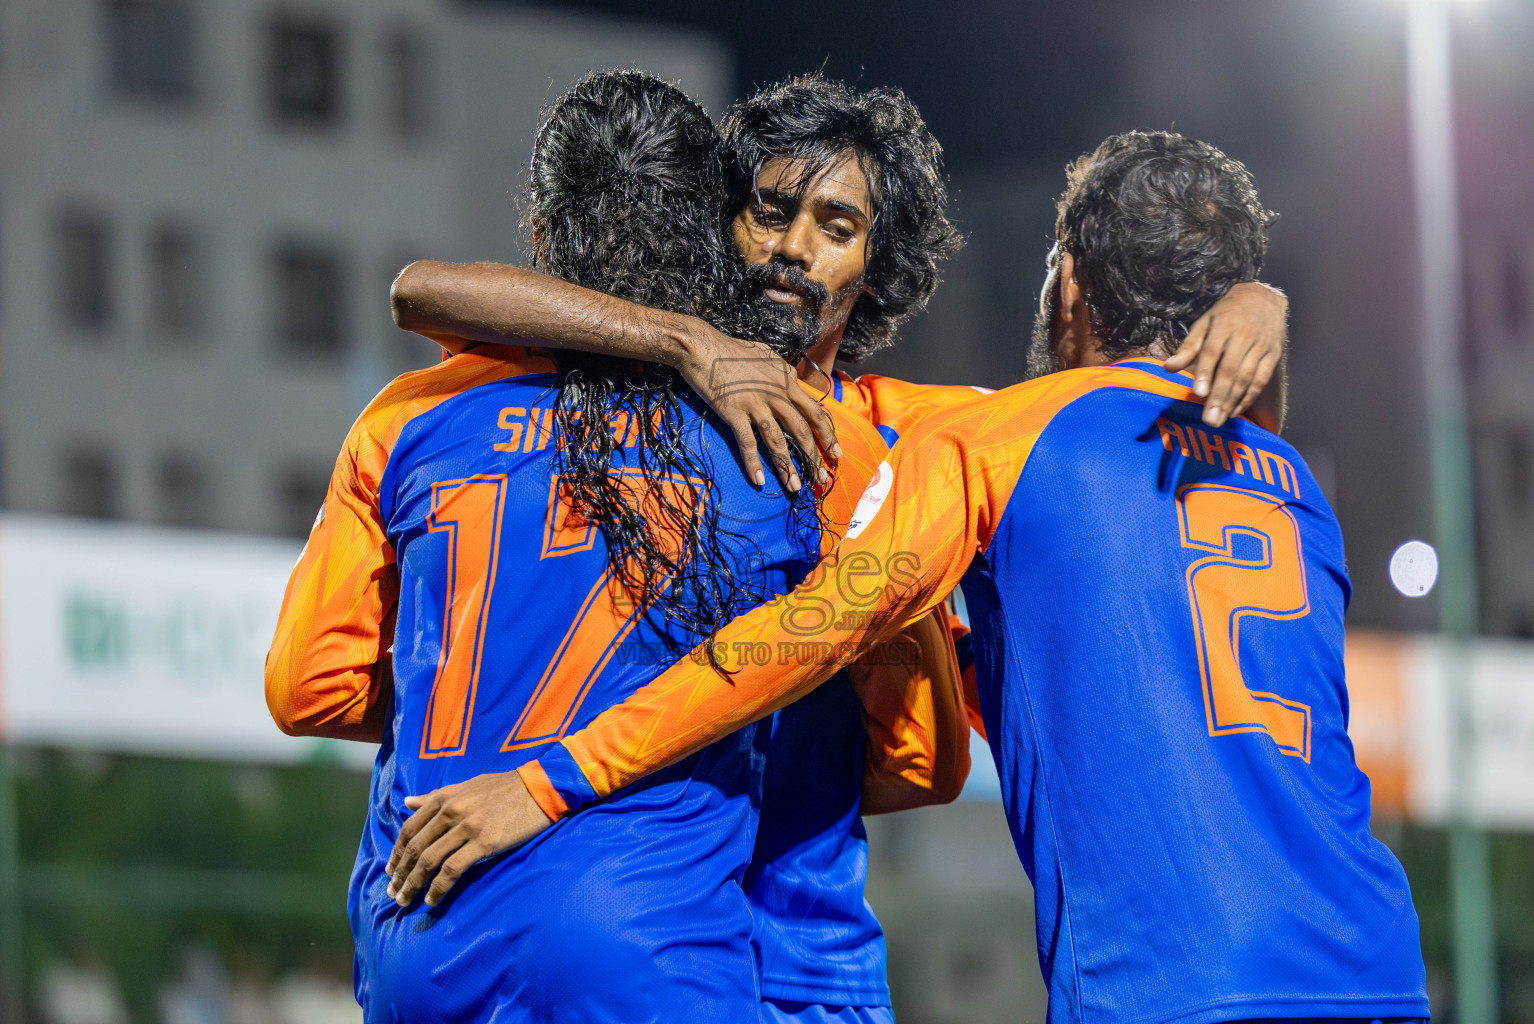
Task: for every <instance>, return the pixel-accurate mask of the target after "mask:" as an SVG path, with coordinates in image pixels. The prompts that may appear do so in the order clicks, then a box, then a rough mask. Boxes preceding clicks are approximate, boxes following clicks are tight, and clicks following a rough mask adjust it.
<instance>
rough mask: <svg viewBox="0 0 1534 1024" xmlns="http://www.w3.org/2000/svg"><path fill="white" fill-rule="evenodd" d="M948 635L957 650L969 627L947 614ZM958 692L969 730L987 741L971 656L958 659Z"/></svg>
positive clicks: (954, 616)
mask: <svg viewBox="0 0 1534 1024" xmlns="http://www.w3.org/2000/svg"><path fill="white" fill-rule="evenodd" d="M948 635H949V638H950V639H951V640H952V641H953V645H954V649H955V650H957V649H958V647H959V645H960V644H961V643H963V641H964V639H965V638H966V637H968V636H969V627H968V626H966V625H965V624H964V623H963V622H962V621H960V619H959V617H958V616H957V615H954V614H953V613H951V612H950V613H949V614H948ZM959 692H960V694H961V695H962V696H963V699H964V714H965V715H966V716H967V717H968V718H969V725H970V728H972V729H974V730H975V731H976V732H978V733H979V734H980V738H981V739H989V737H988V736H986V734H985V719H984V718H982V717H981V715H980V689H979V687H978V686H977V685H976V683H975V658H974V655H973V654H970V655H969V656H968V657H964V658H960V659H959Z"/></svg>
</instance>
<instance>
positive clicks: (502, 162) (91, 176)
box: [0, 0, 730, 535]
mask: <svg viewBox="0 0 1534 1024" xmlns="http://www.w3.org/2000/svg"><path fill="white" fill-rule="evenodd" d="M620 64H623V65H629V64H633V65H636V66H641V67H647V68H649V69H651V70H653V71H655V72H657V73H659V74H661V75H663V76H665V77H667V78H669V79H672V80H676V81H679V82H680V83H681V84H682V85H683V86H684V87H685V88H687V89H688V90H689V92H691V93H692V94H693V95H695V96H697V97H698V98H699V99H700V100H701V101H702V102H704V104H705V105H706V106H708V107H709V108H710V109H712V110H718V109H719V107H720V105H721V104H722V102H723V101H724V100H725V99H726V98H727V89H728V86H729V82H730V68H729V62H728V58H727V56H726V55H725V53H724V52H723V50H722V49H721V48H720V47H719V46H718V45H717V44H715V43H714V42H713V41H712V40H711V39H709V38H708V37H706V36H703V35H699V34H695V33H686V32H681V31H677V30H667V29H660V28H651V27H644V26H638V25H625V24H621V23H615V22H612V21H608V20H601V21H598V20H591V19H584V18H579V17H571V16H563V15H559V14H555V13H551V12H548V11H543V10H534V9H527V10H523V9H517V8H511V7H469V6H465V5H461V4H453V3H447V2H444V0H344V2H343V0H312V2H311V0H297V2H291V3H282V4H277V3H261V2H250V0H20V2H15V3H8V4H6V5H5V6H4V7H3V8H0V83H3V84H0V139H3V140H4V145H3V146H0V267H3V268H4V269H3V272H0V365H3V367H4V371H3V374H0V501H3V503H4V505H5V506H7V507H11V508H17V509H22V510H27V511H36V512H49V513H64V514H74V515H87V516H100V517H108V518H126V519H134V520H145V521H155V522H163V523H169V524H174V525H183V526H199V527H219V528H232V529H239V530H248V531H259V532H277V533H289V534H295V535H302V534H304V533H306V532H307V530H308V526H309V523H310V521H311V520H312V519H313V517H314V513H315V511H316V510H317V508H318V507H319V503H320V500H321V498H322V497H323V493H324V487H325V484H326V481H327V479H328V477H329V473H330V467H331V464H332V462H333V460H334V458H335V453H336V452H337V451H338V450H339V447H340V442H341V439H342V437H343V435H344V433H345V431H346V429H347V427H348V426H349V425H350V423H351V420H352V418H353V417H354V416H355V415H356V413H357V412H358V411H359V410H360V409H361V407H362V405H363V404H365V402H366V401H367V400H368V399H369V398H371V396H372V395H373V394H374V393H375V392H376V391H377V389H378V388H379V387H381V386H382V385H383V384H384V383H386V382H387V381H388V380H389V379H390V378H391V377H393V376H394V375H396V374H397V373H399V372H402V371H403V370H406V369H411V368H415V367H419V366H421V365H424V364H426V363H427V362H429V361H430V360H432V359H433V358H435V355H436V350H435V348H434V346H431V345H430V344H428V343H425V342H423V341H421V339H419V338H416V337H414V336H413V335H407V334H405V333H403V332H400V331H397V330H396V329H395V328H394V326H393V324H392V322H391V320H390V316H389V309H388V302H387V294H388V285H389V282H390V280H391V279H392V277H393V275H394V274H395V273H396V272H397V271H398V269H399V268H400V267H401V266H403V265H404V264H405V263H407V262H409V261H410V260H412V259H420V258H426V257H436V258H447V259H505V260H515V259H516V258H517V257H518V254H519V251H520V246H519V241H518V224H517V219H518V207H517V203H516V200H517V198H518V196H519V194H520V188H521V187H522V185H523V184H524V183H525V167H526V164H527V156H528V152H529V148H530V145H531V141H532V135H533V132H534V130H535V128H536V125H537V120H538V113H539V111H540V109H541V108H542V107H543V106H544V104H546V103H547V102H548V101H549V100H550V99H552V98H553V97H554V96H556V95H558V93H559V91H560V90H562V89H563V88H564V87H565V86H566V85H567V84H568V83H569V82H571V81H572V80H573V79H574V78H575V77H577V76H578V75H580V74H582V73H584V72H587V71H590V70H593V69H597V68H602V67H612V66H616V65H620Z"/></svg>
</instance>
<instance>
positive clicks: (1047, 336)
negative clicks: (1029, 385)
mask: <svg viewBox="0 0 1534 1024" xmlns="http://www.w3.org/2000/svg"><path fill="white" fill-rule="evenodd" d="M1057 301H1059V300H1058V299H1056V298H1055V297H1054V296H1053V295H1051V297H1050V298H1049V300H1048V301H1047V303H1046V305H1045V308H1042V309H1040V310H1039V311H1038V312H1037V313H1035V314H1034V315H1033V333H1032V334H1030V335H1029V338H1028V355H1027V363H1026V365H1025V366H1024V369H1023V379H1024V380H1034V379H1035V378H1038V377H1044V376H1047V375H1049V374H1051V373H1059V372H1060V371H1061V370H1063V369H1065V363H1063V362H1062V361H1061V360H1060V352H1059V349H1058V348H1057V347H1056V345H1055V329H1054V328H1055V303H1056V302H1057Z"/></svg>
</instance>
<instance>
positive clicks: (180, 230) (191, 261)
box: [149, 221, 207, 341]
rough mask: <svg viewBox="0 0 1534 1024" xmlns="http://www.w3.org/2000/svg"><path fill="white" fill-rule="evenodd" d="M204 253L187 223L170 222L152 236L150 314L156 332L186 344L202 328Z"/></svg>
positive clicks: (150, 239) (156, 229) (150, 248)
mask: <svg viewBox="0 0 1534 1024" xmlns="http://www.w3.org/2000/svg"><path fill="white" fill-rule="evenodd" d="M204 261H205V253H204V251H203V245H202V241H201V239H200V238H199V237H198V236H197V234H196V232H194V231H193V230H192V229H191V228H189V227H187V226H186V225H184V224H178V223H175V222H172V221H167V222H165V223H162V224H160V225H158V226H157V227H156V228H155V229H154V231H153V232H152V233H151V234H150V236H149V315H150V322H151V323H152V324H153V326H154V329H155V333H156V334H157V335H159V336H161V337H164V338H169V339H174V340H178V341H185V340H187V339H189V338H193V337H195V336H196V335H197V333H198V332H199V331H200V330H201V329H202V327H203V319H204V316H205V314H206V312H207V310H206V306H205V304H204V301H203V281H204V275H203V266H204Z"/></svg>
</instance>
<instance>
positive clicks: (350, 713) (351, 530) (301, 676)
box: [266, 419, 399, 743]
mask: <svg viewBox="0 0 1534 1024" xmlns="http://www.w3.org/2000/svg"><path fill="white" fill-rule="evenodd" d="M387 461H388V451H387V450H386V449H384V447H383V446H382V445H381V444H380V443H379V442H378V440H377V439H376V438H375V437H373V436H372V435H371V434H370V432H369V431H368V429H367V427H366V425H365V421H364V420H362V419H359V420H358V422H357V425H356V426H354V427H353V428H352V432H351V434H350V435H349V436H348V437H347V439H346V444H345V446H344V447H343V448H342V449H341V454H340V456H339V457H337V459H336V467H335V472H334V473H332V474H331V478H330V487H329V490H328V491H327V492H326V494H325V504H324V505H323V507H322V508H321V510H320V515H319V518H318V519H317V520H316V521H315V524H314V529H313V530H312V531H311V532H310V534H309V542H308V543H307V544H306V545H304V551H303V554H302V555H300V556H299V559H298V565H296V566H295V567H294V568H293V575H292V576H291V577H290V578H289V580H288V589H287V593H285V594H284V595H283V598H282V611H281V612H280V613H279V615H278V619H277V633H276V636H275V637H273V639H272V648H271V650H270V651H269V652H268V653H267V656H266V703H267V707H268V708H270V709H271V712H272V717H273V718H274V719H275V720H276V721H277V725H278V726H279V727H280V728H281V729H282V731H283V732H285V733H288V734H290V735H294V736H331V737H335V738H337V739H349V740H367V741H370V742H374V743H376V742H378V741H380V740H381V739H383V730H384V715H385V713H386V712H387V709H388V700H387V698H388V695H389V687H390V677H389V673H388V667H389V659H388V657H387V655H386V652H387V648H388V647H389V644H390V642H391V638H392V636H393V632H394V631H393V628H392V627H393V621H394V611H395V605H396V603H397V602H398V600H399V567H398V565H397V564H396V563H395V560H394V550H393V548H391V547H390V545H389V541H388V538H387V537H385V536H384V527H383V522H382V520H381V519H380V516H379V511H378V482H379V478H380V477H381V476H382V474H383V468H384V465H385V464H386V463H387Z"/></svg>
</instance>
